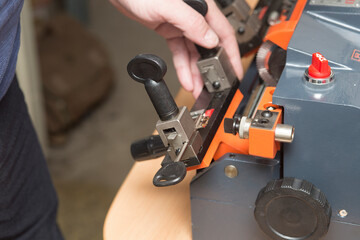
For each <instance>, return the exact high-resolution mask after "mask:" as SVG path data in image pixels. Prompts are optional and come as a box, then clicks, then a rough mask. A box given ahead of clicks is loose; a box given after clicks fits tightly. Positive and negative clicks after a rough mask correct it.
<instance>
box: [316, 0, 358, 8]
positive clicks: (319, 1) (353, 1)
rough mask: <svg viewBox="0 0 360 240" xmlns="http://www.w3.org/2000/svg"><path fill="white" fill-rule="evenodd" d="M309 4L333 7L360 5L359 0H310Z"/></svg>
mask: <svg viewBox="0 0 360 240" xmlns="http://www.w3.org/2000/svg"><path fill="white" fill-rule="evenodd" d="M309 4H310V5H318V6H333V7H353V8H358V7H360V0H311V1H310V3H309Z"/></svg>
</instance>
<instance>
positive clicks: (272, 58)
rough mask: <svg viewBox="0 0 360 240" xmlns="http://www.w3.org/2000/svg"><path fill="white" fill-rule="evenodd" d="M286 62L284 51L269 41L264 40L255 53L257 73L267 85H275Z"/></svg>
mask: <svg viewBox="0 0 360 240" xmlns="http://www.w3.org/2000/svg"><path fill="white" fill-rule="evenodd" d="M285 63H286V51H285V50H284V49H282V48H280V47H279V46H277V45H275V44H274V43H272V42H270V41H266V42H264V43H263V44H262V45H261V46H260V48H259V51H258V53H257V55H256V65H257V68H258V71H259V75H260V77H261V79H262V80H264V82H265V84H266V85H267V86H276V85H277V83H278V81H279V79H280V76H281V73H282V71H283V69H284V67H285Z"/></svg>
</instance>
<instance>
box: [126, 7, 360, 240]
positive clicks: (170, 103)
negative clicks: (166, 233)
mask: <svg viewBox="0 0 360 240" xmlns="http://www.w3.org/2000/svg"><path fill="white" fill-rule="evenodd" d="M186 2H187V3H188V4H190V5H191V6H192V7H193V8H194V9H196V10H197V11H199V12H200V13H201V14H203V15H205V14H206V12H207V6H206V4H204V2H203V1H201V0H196V1H195V0H194V1H186ZM218 3H219V6H220V7H221V8H222V10H223V12H224V14H225V15H226V16H227V17H228V19H229V21H230V22H231V24H232V25H233V26H234V28H235V29H236V31H237V34H238V36H237V37H238V41H239V47H240V48H241V49H242V53H243V54H244V53H247V54H251V52H254V51H257V56H256V61H254V62H253V64H252V65H251V66H250V68H249V70H248V71H247V73H246V75H245V77H244V79H242V81H241V83H240V84H239V81H238V79H236V77H235V74H234V72H233V70H232V68H231V67H230V64H229V62H228V59H227V58H226V55H225V52H224V51H223V49H222V48H220V47H219V48H215V49H210V50H209V49H203V48H201V47H198V50H199V52H200V54H201V59H199V61H198V67H199V69H200V72H201V74H202V76H203V80H204V83H205V88H204V90H203V92H202V93H201V95H200V97H199V98H198V99H197V101H196V103H195V104H194V106H193V108H192V109H191V110H188V109H187V108H186V107H180V108H179V107H178V106H177V105H176V104H175V102H174V100H173V98H172V96H171V95H170V93H169V91H168V89H167V87H166V84H165V82H164V80H163V77H164V75H165V72H166V64H165V63H164V62H163V61H162V60H161V59H160V58H159V57H157V56H154V55H147V54H143V55H138V56H137V57H135V58H134V59H133V60H132V61H131V62H130V63H129V65H128V72H129V74H130V76H131V77H132V78H133V79H135V80H136V81H138V82H141V83H143V84H144V85H145V89H146V91H147V93H148V95H149V97H150V99H151V101H152V103H153V105H154V107H155V109H156V111H157V113H158V115H159V117H160V120H159V121H158V122H157V124H156V129H157V131H158V133H159V135H156V136H155V135H154V136H150V137H148V138H147V139H143V140H140V141H138V142H135V143H133V144H132V147H131V151H132V154H133V156H134V158H135V160H147V159H151V158H153V157H155V156H161V155H165V158H164V160H163V162H162V164H161V167H160V169H159V171H158V172H157V173H156V174H155V176H154V180H153V183H154V185H155V186H159V187H162V186H170V185H174V184H176V183H178V182H180V181H182V179H183V178H184V176H185V174H186V171H191V170H196V171H197V174H196V176H195V177H194V179H193V180H192V182H191V212H192V223H193V238H194V239H247V240H248V239H249V240H262V239H291V240H301V239H326V240H339V239H344V240H358V239H360V187H359V186H358V184H359V183H360V154H359V153H358V151H357V147H358V146H359V145H360V1H357V0H356V1H355V0H353V1H350V0H311V1H303V0H299V1H289V0H284V1H260V2H259V3H258V5H257V7H256V8H255V10H254V11H253V12H251V10H250V8H249V7H248V6H247V5H246V4H245V2H243V1H237V0H233V1H231V0H228V1H218ZM259 39H260V40H261V41H259ZM260 44H261V46H260V47H259V45H260ZM295 131H296V134H294V132H295Z"/></svg>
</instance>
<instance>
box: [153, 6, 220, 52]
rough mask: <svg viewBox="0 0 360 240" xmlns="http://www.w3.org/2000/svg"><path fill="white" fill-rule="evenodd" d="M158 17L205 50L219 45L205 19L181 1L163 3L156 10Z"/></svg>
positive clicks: (216, 37)
mask: <svg viewBox="0 0 360 240" xmlns="http://www.w3.org/2000/svg"><path fill="white" fill-rule="evenodd" d="M158 11H159V14H160V16H161V17H162V18H163V19H164V20H165V21H166V22H168V23H170V24H172V25H174V26H175V27H177V28H178V29H180V30H181V31H182V32H183V34H184V36H185V37H186V38H188V39H190V40H191V41H192V42H194V43H196V44H198V45H201V46H203V47H205V48H213V47H216V46H217V45H218V44H219V38H218V36H217V35H216V33H215V32H214V30H213V29H211V27H210V26H209V25H208V23H207V22H206V20H205V18H204V17H203V16H202V15H201V14H200V13H198V12H197V11H196V10H194V9H193V8H192V7H190V6H189V5H187V4H186V3H185V2H183V1H182V0H174V1H163V4H162V6H161V7H159V8H158Z"/></svg>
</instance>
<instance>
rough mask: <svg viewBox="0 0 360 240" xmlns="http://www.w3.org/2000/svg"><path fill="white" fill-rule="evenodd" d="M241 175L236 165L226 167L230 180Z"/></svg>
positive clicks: (226, 173)
mask: <svg viewBox="0 0 360 240" xmlns="http://www.w3.org/2000/svg"><path fill="white" fill-rule="evenodd" d="M238 174H239V172H238V170H237V168H236V167H235V166H234V165H227V166H226V167H225V175H226V176H227V177H228V178H235V177H237V175H238Z"/></svg>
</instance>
